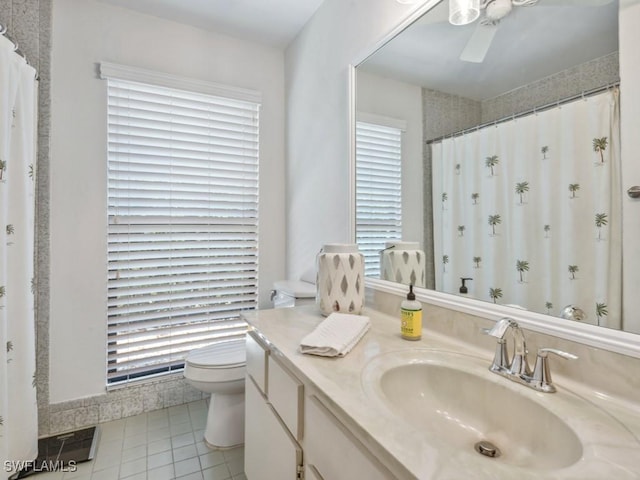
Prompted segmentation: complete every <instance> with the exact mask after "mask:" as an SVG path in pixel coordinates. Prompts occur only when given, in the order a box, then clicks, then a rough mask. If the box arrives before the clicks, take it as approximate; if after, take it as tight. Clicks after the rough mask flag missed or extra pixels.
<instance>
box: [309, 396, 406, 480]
mask: <svg viewBox="0 0 640 480" xmlns="http://www.w3.org/2000/svg"><path fill="white" fill-rule="evenodd" d="M305 409H306V414H305V430H306V432H305V447H304V448H305V463H306V464H307V465H313V467H314V468H315V469H316V470H317V474H318V475H320V478H326V479H331V480H353V479H354V478H366V479H367V480H389V479H395V477H394V476H393V474H391V473H390V472H389V471H388V470H387V469H386V468H385V466H384V465H382V463H380V461H379V460H378V459H376V458H375V457H374V456H373V455H371V453H369V452H368V451H367V449H366V448H365V447H364V446H363V445H362V444H361V443H360V441H359V440H358V439H357V438H356V437H355V436H354V435H353V434H352V433H351V432H349V431H348V430H347V428H346V427H345V426H344V425H342V423H341V422H340V420H338V419H337V418H336V417H335V416H334V415H333V414H332V413H331V412H330V411H329V409H328V408H327V407H325V406H324V405H323V404H322V402H321V401H320V400H319V399H318V398H317V397H315V396H309V397H307V402H306V405H305ZM318 475H316V476H318Z"/></svg>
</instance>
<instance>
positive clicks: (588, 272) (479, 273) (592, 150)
mask: <svg viewBox="0 0 640 480" xmlns="http://www.w3.org/2000/svg"><path fill="white" fill-rule="evenodd" d="M619 138H620V133H619V110H618V91H617V89H615V90H612V91H608V92H605V93H602V94H598V95H595V96H592V97H588V98H585V99H580V100H577V101H575V102H571V103H567V104H564V105H561V106H559V107H556V108H554V109H551V110H546V111H544V112H538V113H535V114H532V115H528V116H525V117H521V118H518V119H514V120H511V121H507V122H503V123H499V124H496V125H492V126H489V127H486V128H482V129H479V130H476V131H474V132H472V133H468V134H465V135H462V136H459V137H454V138H450V139H446V140H444V141H442V142H441V143H438V144H434V145H432V154H433V179H434V180H433V195H434V197H433V204H434V225H435V228H434V237H435V259H436V288H437V289H438V290H441V291H444V292H449V293H458V289H459V287H460V284H461V282H460V278H461V277H467V278H473V281H472V282H467V286H468V287H469V295H470V296H474V297H475V298H479V299H483V300H487V301H490V302H496V303H502V304H515V305H519V306H521V307H524V308H526V309H528V310H532V311H535V312H540V313H546V314H551V315H556V316H557V315H559V313H560V310H561V309H562V308H563V307H564V306H566V305H568V304H574V305H576V306H578V307H580V308H582V309H583V310H584V311H585V312H587V319H586V320H585V321H587V322H589V323H592V324H598V325H602V326H608V327H612V328H621V326H622V324H621V322H622V319H621V308H622V307H621V304H622V302H621V293H620V292H621V275H622V249H621V198H620V193H619V192H620V191H621V190H620V145H619V143H620V142H619Z"/></svg>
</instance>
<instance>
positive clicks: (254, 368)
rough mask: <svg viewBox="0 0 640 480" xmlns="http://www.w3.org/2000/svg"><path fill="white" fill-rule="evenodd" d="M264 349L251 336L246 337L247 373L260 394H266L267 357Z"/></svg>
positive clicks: (267, 353)
mask: <svg viewBox="0 0 640 480" xmlns="http://www.w3.org/2000/svg"><path fill="white" fill-rule="evenodd" d="M268 355H269V352H268V351H267V350H265V349H264V347H263V346H262V345H260V344H259V343H258V342H257V341H256V340H255V339H254V338H253V337H252V336H251V333H249V334H248V335H247V373H248V374H249V375H251V377H253V380H254V381H255V382H256V385H257V386H258V388H259V389H260V390H261V391H262V393H265V394H266V393H267V356H268Z"/></svg>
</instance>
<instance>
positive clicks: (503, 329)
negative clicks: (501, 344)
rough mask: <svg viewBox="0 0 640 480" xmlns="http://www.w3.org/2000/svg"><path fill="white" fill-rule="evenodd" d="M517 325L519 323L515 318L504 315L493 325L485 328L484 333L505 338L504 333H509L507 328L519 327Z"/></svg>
mask: <svg viewBox="0 0 640 480" xmlns="http://www.w3.org/2000/svg"><path fill="white" fill-rule="evenodd" d="M517 326H518V324H517V323H516V321H515V320H513V319H511V318H509V317H504V318H501V319H500V320H498V321H497V322H496V323H495V324H494V325H493V327H491V328H483V329H482V333H484V334H485V335H489V336H491V337H496V338H504V335H505V333H507V330H508V329H509V327H517Z"/></svg>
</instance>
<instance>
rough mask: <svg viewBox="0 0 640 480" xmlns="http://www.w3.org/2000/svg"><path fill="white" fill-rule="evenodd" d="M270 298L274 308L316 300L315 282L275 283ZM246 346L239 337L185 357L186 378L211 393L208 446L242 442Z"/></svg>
mask: <svg viewBox="0 0 640 480" xmlns="http://www.w3.org/2000/svg"><path fill="white" fill-rule="evenodd" d="M309 275H311V273H309ZM271 300H272V302H273V306H274V307H275V308H280V307H293V306H297V305H305V304H310V303H315V284H313V283H311V282H306V281H303V280H302V279H301V280H300V281H293V282H291V281H283V282H276V283H275V285H274V290H273V295H272V298H271ZM246 348H247V347H246V341H245V339H244V338H242V339H239V340H233V341H229V342H218V343H213V344H211V345H207V346H206V347H202V348H197V349H195V350H192V351H190V352H189V354H188V355H187V357H186V358H185V361H184V378H185V380H186V381H187V382H188V383H189V384H190V385H191V386H192V387H194V388H197V389H198V390H200V391H202V392H205V393H210V394H211V398H210V399H209V413H208V414H207V426H206V427H205V431H204V441H205V443H206V444H207V445H208V446H209V447H210V448H213V449H227V448H233V447H235V446H237V445H241V444H243V443H244V382H245V373H246V364H247V351H246Z"/></svg>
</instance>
